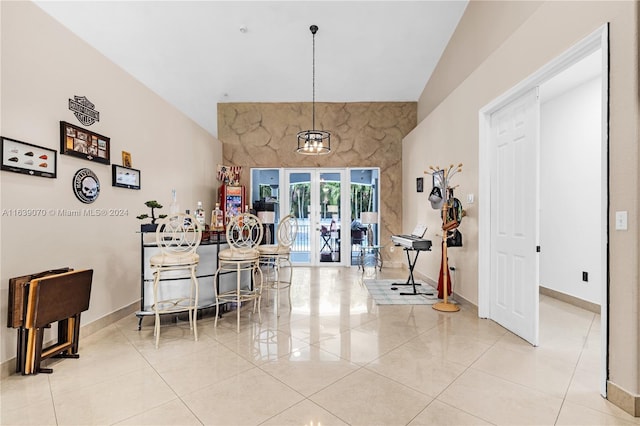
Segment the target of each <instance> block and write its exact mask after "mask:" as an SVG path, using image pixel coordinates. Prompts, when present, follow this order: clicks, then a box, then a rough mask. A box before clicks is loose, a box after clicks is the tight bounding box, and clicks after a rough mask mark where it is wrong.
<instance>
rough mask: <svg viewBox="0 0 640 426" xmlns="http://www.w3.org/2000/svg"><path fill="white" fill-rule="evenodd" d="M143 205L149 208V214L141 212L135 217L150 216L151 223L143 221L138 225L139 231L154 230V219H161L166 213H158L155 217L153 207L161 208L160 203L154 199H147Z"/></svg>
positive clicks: (141, 218) (144, 217)
mask: <svg viewBox="0 0 640 426" xmlns="http://www.w3.org/2000/svg"><path fill="white" fill-rule="evenodd" d="M144 205H145V206H147V207H149V208H150V209H151V216H149V215H148V214H146V213H144V214H141V215H140V216H136V218H138V219H140V220H144V219H147V218H151V223H143V224H142V225H140V231H141V232H155V231H156V228H157V227H158V224H157V223H156V220H158V219H163V218H165V217H167V215H166V214H160V215H158V217H156V213H155V209H161V208H162V204H160V203H158V202H157V201H156V200H150V201H147V202H146V203H144Z"/></svg>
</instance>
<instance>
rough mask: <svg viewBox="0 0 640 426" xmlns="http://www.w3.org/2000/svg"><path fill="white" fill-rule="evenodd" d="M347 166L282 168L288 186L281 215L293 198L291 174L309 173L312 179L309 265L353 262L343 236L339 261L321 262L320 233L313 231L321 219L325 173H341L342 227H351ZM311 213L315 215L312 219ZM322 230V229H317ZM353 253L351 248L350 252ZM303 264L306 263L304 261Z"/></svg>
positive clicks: (344, 264)
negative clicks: (321, 179)
mask: <svg viewBox="0 0 640 426" xmlns="http://www.w3.org/2000/svg"><path fill="white" fill-rule="evenodd" d="M347 170H348V169H346V168H341V167H304V168H296V167H294V168H290V167H286V168H283V169H282V182H283V186H285V187H286V188H287V190H286V191H284V193H283V197H282V202H281V203H280V207H279V208H280V210H281V211H280V215H281V217H284V216H283V215H284V214H285V210H286V208H287V207H288V206H289V203H290V202H291V200H290V199H289V191H288V184H289V175H290V174H292V173H309V179H310V191H311V193H310V197H311V198H310V203H311V206H310V207H311V209H310V212H309V216H310V219H309V233H310V235H309V246H310V253H309V254H310V258H309V266H349V265H350V263H351V256H350V255H349V256H346V255H345V250H347V249H349V244H348V241H347V240H348V239H345V238H341V239H340V261H339V262H320V252H319V247H320V241H319V233H318V232H313V231H316V229H315V226H316V220H317V221H319V216H320V214H321V210H320V209H318V207H317V206H320V201H321V200H320V192H319V189H320V175H321V174H323V173H338V174H339V175H340V183H341V185H340V212H341V214H340V224H339V225H340V228H341V229H342V230H343V231H342V232H344V231H345V230H349V229H350V225H351V222H350V220H349V218H350V214H351V211H350V210H349V207H350V203H349V185H344V181H345V179H347V180H348V177H349V176H348V173H347ZM311 215H313V216H314V218H313V219H311ZM317 231H320V229H317ZM350 253H351V251H350V249H349V254H350ZM303 265H306V263H304V264H303Z"/></svg>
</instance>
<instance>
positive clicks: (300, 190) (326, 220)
mask: <svg viewBox="0 0 640 426" xmlns="http://www.w3.org/2000/svg"><path fill="white" fill-rule="evenodd" d="M345 176H346V171H345V170H344V169H285V170H284V182H285V188H286V191H285V193H284V194H283V197H282V208H283V209H284V210H285V211H289V212H291V213H292V214H293V215H294V216H295V217H296V218H297V219H298V230H299V231H298V237H297V238H296V242H297V245H298V246H300V247H303V248H304V249H303V250H295V249H294V250H293V251H292V253H291V255H292V256H291V261H292V262H293V263H294V264H304V265H311V266H323V265H333V266H336V265H344V264H345V261H346V260H347V259H346V256H344V255H343V253H344V252H345V250H344V246H345V244H344V241H343V240H344V238H343V234H344V231H343V230H344V229H349V228H348V222H347V220H346V217H348V215H347V214H346V213H347V210H348V204H347V203H346V202H345V199H348V192H345V191H346V188H345V186H344V184H343V183H344V182H345V179H346V178H345Z"/></svg>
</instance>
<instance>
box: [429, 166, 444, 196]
mask: <svg viewBox="0 0 640 426" xmlns="http://www.w3.org/2000/svg"><path fill="white" fill-rule="evenodd" d="M431 175H432V176H433V186H437V187H438V188H440V193H441V194H443V195H444V190H445V187H444V170H438V171H435V172H433V173H431Z"/></svg>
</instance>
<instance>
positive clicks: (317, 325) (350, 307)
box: [0, 267, 640, 426]
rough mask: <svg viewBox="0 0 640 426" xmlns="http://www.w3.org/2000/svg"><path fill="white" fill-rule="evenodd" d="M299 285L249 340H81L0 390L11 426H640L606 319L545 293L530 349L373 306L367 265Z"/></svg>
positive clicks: (203, 323)
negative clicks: (611, 387) (614, 364)
mask: <svg viewBox="0 0 640 426" xmlns="http://www.w3.org/2000/svg"><path fill="white" fill-rule="evenodd" d="M404 274H405V273H404V272H403V271H401V270H385V271H383V272H382V273H380V274H379V275H381V276H382V277H394V276H395V277H403V278H404V276H405V275H404ZM294 277H295V281H296V284H295V285H294V287H293V288H292V298H293V303H292V305H293V308H292V310H291V311H289V310H288V309H287V308H286V299H285V301H283V306H282V308H281V310H280V313H281V316H280V318H279V319H277V318H276V316H275V315H274V312H273V306H272V305H271V306H269V307H267V306H266V301H264V300H263V321H262V324H259V323H257V322H256V321H255V320H256V319H255V318H252V317H251V314H250V310H249V309H246V310H245V309H243V316H242V325H241V330H242V331H241V333H240V334H236V332H235V315H225V316H224V317H223V319H222V320H221V321H220V322H219V325H218V328H217V329H215V328H214V327H213V318H212V317H211V316H209V317H205V318H204V319H202V320H200V321H199V322H198V329H199V334H200V340H199V341H198V342H194V341H193V339H192V336H191V334H190V331H189V328H188V323H184V322H181V323H179V324H177V325H176V324H167V325H166V326H164V327H163V330H162V334H161V340H160V348H159V349H155V347H154V341H153V320H152V318H145V320H144V323H143V329H142V331H137V319H136V317H135V316H133V315H132V316H130V317H129V318H126V319H123V320H122V321H119V322H118V323H116V324H113V325H111V326H109V327H107V328H105V329H103V330H101V331H99V332H98V333H96V334H94V335H91V336H87V337H83V338H82V339H81V341H80V359H78V360H72V359H68V360H49V361H46V363H47V364H48V366H52V367H53V369H54V372H53V374H50V375H48V374H38V375H35V376H19V375H14V376H11V377H9V378H7V379H5V380H3V381H2V384H1V393H0V404H1V407H0V424H2V425H13V424H32V425H56V424H57V425H68V424H73V425H111V424H118V425H200V424H220V425H314V426H317V425H325V426H328V425H345V424H350V425H427V424H435V425H467V424H503V425H516V424H534V425H552V424H559V425H568V424H572V425H587V424H607V425H613V424H640V419H637V418H633V417H631V416H629V415H627V414H626V413H624V412H623V411H622V410H620V409H618V408H616V407H615V406H613V405H612V404H610V403H608V402H607V401H606V400H605V399H603V398H602V397H600V395H599V393H598V380H599V358H600V343H599V342H600V340H599V337H600V336H599V328H600V327H599V326H600V318H599V316H598V315H594V314H593V313H590V312H586V311H584V310H581V309H578V308H575V307H573V306H571V305H567V304H565V303H563V302H559V301H557V300H554V299H551V298H548V297H541V308H540V310H541V312H540V318H541V345H540V347H538V348H533V347H531V346H529V345H528V344H527V343H525V342H524V341H522V340H521V339H519V338H518V337H516V336H514V335H512V334H511V333H509V332H507V331H506V330H504V329H503V328H502V327H500V326H498V325H496V324H495V323H493V322H491V321H487V320H480V319H478V318H477V317H476V315H475V313H474V312H472V311H471V310H470V309H466V308H463V309H462V311H460V312H457V313H441V312H437V311H435V310H433V309H432V308H431V307H430V306H424V305H420V306H418V305H416V306H408V305H403V306H399V305H395V306H376V305H375V304H374V303H373V302H372V301H371V299H370V298H369V297H368V294H367V290H366V288H365V287H364V286H363V285H362V275H361V273H360V271H358V270H357V268H355V267H352V268H333V267H329V268H296V269H295V271H294ZM272 296H273V293H272Z"/></svg>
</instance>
